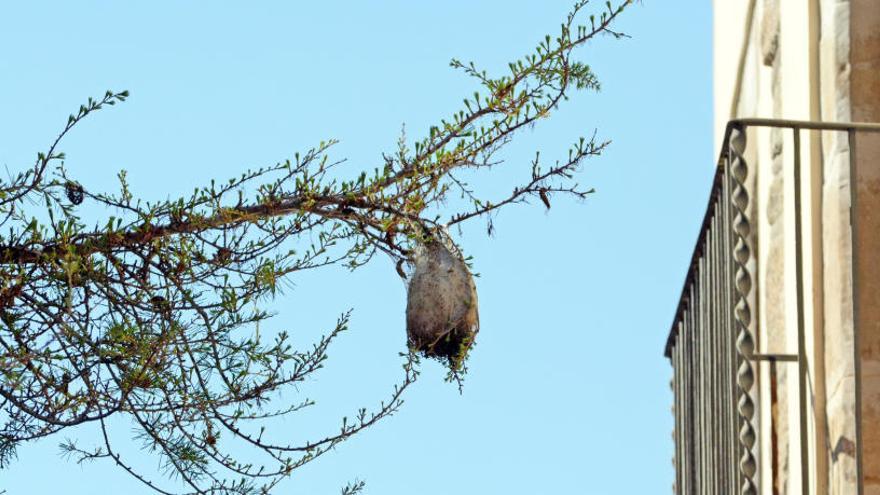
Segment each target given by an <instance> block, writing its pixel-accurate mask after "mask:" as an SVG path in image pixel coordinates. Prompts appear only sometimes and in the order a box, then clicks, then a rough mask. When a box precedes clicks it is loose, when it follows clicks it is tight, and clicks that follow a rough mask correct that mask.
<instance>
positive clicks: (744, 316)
mask: <svg viewBox="0 0 880 495" xmlns="http://www.w3.org/2000/svg"><path fill="white" fill-rule="evenodd" d="M713 42H714V112H715V119H714V124H715V149H716V153H717V155H718V156H719V160H718V163H717V167H718V172H717V176H716V181H715V185H714V186H713V194H712V197H711V199H710V204H709V207H708V210H707V214H706V221H705V222H704V224H703V229H702V232H701V235H700V238H699V239H698V242H697V245H696V248H695V252H694V257H693V262H692V264H691V267H690V269H689V272H688V275H687V280H686V282H685V287H684V290H683V292H682V299H681V303H680V305H679V308H678V311H677V313H676V317H675V320H674V322H673V326H672V329H671V332H670V338H669V342H668V344H667V348H666V354H667V356H668V357H669V358H670V360H671V361H672V364H673V369H674V378H673V381H672V387H673V391H674V395H675V404H674V414H675V419H676V421H675V427H676V431H675V433H674V440H675V443H676V455H675V469H676V486H675V488H674V489H675V492H676V493H681V494H692V493H725V494H727V493H761V494H789V493H791V494H802V493H811V494H812V493H815V494H868V495H880V261H877V260H875V259H874V258H875V256H878V255H880V124H870V123H880V0H714V41H713ZM729 122H730V124H729ZM849 123H860V124H853V125H850V124H849ZM861 123H867V124H866V125H862V124H861Z"/></svg>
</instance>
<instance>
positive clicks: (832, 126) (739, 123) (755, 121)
mask: <svg viewBox="0 0 880 495" xmlns="http://www.w3.org/2000/svg"><path fill="white" fill-rule="evenodd" d="M737 127H739V128H743V129H745V128H747V127H781V128H787V129H808V130H817V131H860V132H880V123H877V122H822V121H813V120H790V119H765V118H758V117H748V118H740V119H733V120H730V121H728V122H727V125H726V126H725V129H724V139H723V140H722V141H721V143H722V144H721V151H720V152H719V153H718V161H717V164H716V169H715V178H714V179H713V181H712V189H711V191H710V193H709V201H708V205H707V206H706V213H705V214H704V216H703V223H702V225H701V226H700V234H699V235H698V236H697V242H696V245H695V246H694V250H693V254H692V255H691V261H690V264H689V265H688V272H687V275H686V276H685V279H684V284H683V286H682V289H681V295H680V296H679V298H678V307H677V308H676V310H675V316H674V317H673V319H672V325H671V328H670V329H669V336H668V337H667V339H666V347H665V349H664V353H663V354H664V355H665V356H666V357H667V358H668V357H670V356H671V352H672V348H673V346H674V345H675V339H676V337H677V336H678V323H679V321H680V320H681V315H682V314H683V313H684V310H685V308H687V303H688V301H687V291H688V287H690V286H691V284H693V281H694V276H695V275H696V266H697V262H698V261H699V259H700V255H701V254H702V251H701V249H702V247H703V244H704V242H703V241H704V240H705V237H706V234H707V232H708V228H709V222H710V221H711V220H712V214H713V213H714V208H715V205H716V204H717V202H718V201H717V200H718V194H719V193H720V192H721V185H722V184H721V181H722V179H723V177H724V171H725V170H724V165H725V160H724V157H726V156H727V152H728V141H729V138H730V133H731V131H732V130H733V129H734V128H737Z"/></svg>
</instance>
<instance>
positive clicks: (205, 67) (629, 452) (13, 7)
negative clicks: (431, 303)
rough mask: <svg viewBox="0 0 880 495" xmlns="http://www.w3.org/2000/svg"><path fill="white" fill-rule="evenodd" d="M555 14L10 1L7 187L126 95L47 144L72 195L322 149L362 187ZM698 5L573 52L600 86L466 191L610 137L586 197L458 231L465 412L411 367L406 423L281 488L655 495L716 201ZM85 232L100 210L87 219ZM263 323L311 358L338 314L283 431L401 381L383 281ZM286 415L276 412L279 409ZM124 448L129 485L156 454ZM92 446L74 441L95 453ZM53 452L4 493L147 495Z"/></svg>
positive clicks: (665, 472) (286, 303)
mask: <svg viewBox="0 0 880 495" xmlns="http://www.w3.org/2000/svg"><path fill="white" fill-rule="evenodd" d="M571 3H572V2H571V1H567V0H553V1H550V0H545V1H541V2H526V1H515V0H504V1H496V0H493V1H484V2H465V1H446V2H433V3H428V2H406V1H402V0H401V1H376V2H357V3H355V2H340V1H323V2H309V3H304V2H297V3H295V2H259V3H257V2H248V3H245V2H238V3H234V2H213V3H211V4H210V5H209V4H208V3H199V4H197V3H196V2H187V3H183V2H149V3H147V2H141V3H134V2H127V3H124V4H122V3H111V2H96V1H83V2H55V3H48V2H15V3H6V4H4V5H3V6H2V7H0V109H2V110H0V166H3V167H6V168H8V169H9V170H10V171H17V170H21V169H23V168H24V167H26V166H28V165H29V164H30V163H32V161H33V157H34V156H35V153H36V152H37V151H39V150H42V149H44V148H45V146H46V145H47V144H48V143H49V142H50V140H51V139H52V138H54V136H55V134H56V133H57V131H58V130H59V129H60V128H61V126H62V125H63V124H64V122H65V119H66V117H67V115H68V114H69V113H70V112H71V111H73V110H75V109H76V108H77V107H78V106H79V105H80V103H82V102H83V101H84V100H85V99H86V98H87V97H88V96H98V95H101V94H103V92H104V90H106V89H114V90H122V89H128V90H129V91H130V92H131V98H130V100H129V101H128V102H126V103H125V104H124V105H121V106H117V107H113V108H111V109H109V110H107V111H102V112H100V113H99V114H98V115H96V116H95V117H94V118H90V119H89V120H88V121H86V122H85V123H84V124H83V125H82V127H81V128H79V129H77V130H76V132H75V133H73V134H72V135H71V136H70V137H69V138H68V140H67V141H66V143H65V144H64V146H63V151H65V152H66V154H67V156H68V160H67V166H68V168H69V170H70V171H71V174H72V176H74V177H76V178H77V179H78V180H80V182H82V183H83V184H84V185H85V187H87V188H89V189H90V190H109V189H112V188H114V187H115V185H116V179H115V176H116V172H117V171H118V170H119V169H121V168H124V169H126V170H127V171H128V174H129V180H130V182H131V184H132V188H133V191H134V192H135V193H136V194H140V195H141V196H143V197H145V198H150V199H161V198H166V197H169V196H170V197H173V196H174V195H177V194H185V193H187V192H189V191H191V190H192V189H193V188H194V187H196V186H199V185H203V184H205V183H206V182H207V181H209V180H210V179H211V178H217V179H225V178H227V177H231V176H234V175H238V174H239V173H241V171H243V170H244V169H245V168H249V167H258V166H261V165H268V164H272V163H275V162H276V161H279V160H283V159H284V158H287V157H290V156H292V155H293V153H294V152H295V151H303V150H306V149H308V148H310V147H312V146H314V145H315V144H316V143H317V142H319V141H321V140H324V139H329V138H338V139H340V140H341V143H340V145H339V146H337V147H336V148H335V150H334V151H333V153H332V154H333V156H334V157H337V158H347V159H348V160H349V164H348V165H347V166H348V167H351V168H352V170H354V169H358V168H361V167H362V168H364V169H372V168H373V167H374V166H376V165H377V164H378V163H379V160H380V156H381V153H382V152H383V151H385V152H388V151H393V149H394V147H395V143H396V141H397V138H398V136H399V133H400V130H401V125H402V124H406V129H407V133H408V134H409V135H410V136H412V137H420V136H421V135H422V133H423V132H424V131H425V130H427V128H428V126H429V125H432V124H434V123H436V122H437V121H438V120H439V119H440V118H443V117H446V116H447V115H449V114H451V113H452V112H453V111H455V110H458V108H459V106H460V105H461V101H462V98H464V97H466V96H469V95H470V94H472V93H473V91H474V90H476V89H478V88H477V87H476V86H475V85H474V82H473V81H472V80H469V79H468V78H467V77H465V76H464V75H463V74H461V73H458V72H456V71H453V70H452V69H451V68H449V67H448V63H449V60H450V59H451V58H452V57H458V58H461V59H464V60H474V61H476V62H477V63H478V64H480V65H482V66H483V67H485V68H486V69H488V70H490V71H493V70H494V71H498V72H501V71H504V70H506V64H507V62H508V61H511V60H514V59H515V58H518V57H520V56H522V55H525V54H527V53H529V52H530V50H531V49H532V47H533V46H534V45H535V43H536V42H537V41H539V40H540V39H541V38H542V37H543V35H544V34H555V33H556V31H557V30H558V27H559V24H560V23H561V22H562V20H563V19H564V16H565V14H566V12H567V11H568V9H569V7H570V4H571ZM710 14H711V12H710V2H708V1H705V0H704V1H699V2H698V1H694V0H686V1H681V2H659V1H656V0H655V1H651V0H648V1H645V2H643V4H640V5H639V4H637V5H636V6H635V7H633V8H632V9H631V10H629V11H628V12H627V13H626V14H625V16H624V18H623V19H622V21H621V23H620V24H619V27H620V28H622V29H623V30H624V31H626V32H627V33H629V34H631V35H632V39H628V40H619V41H614V40H611V39H602V40H600V41H598V42H595V43H593V44H591V45H589V46H586V47H584V48H582V49H581V50H580V51H579V52H578V56H579V58H580V60H583V61H585V62H587V63H589V64H591V65H592V66H593V68H594V70H595V71H596V72H597V74H598V76H599V78H600V80H601V82H602V91H601V92H600V93H597V94H596V93H579V94H576V95H574V97H573V98H572V99H571V100H570V101H568V102H567V103H566V104H565V105H564V106H563V107H562V108H561V110H560V111H559V112H558V113H556V114H555V115H554V116H553V117H552V118H551V119H550V120H548V121H546V122H543V123H541V124H540V125H539V126H538V127H536V128H535V129H534V130H530V131H526V132H524V133H522V134H520V135H519V139H518V141H517V142H516V143H514V144H513V145H511V146H510V147H509V148H508V149H507V151H506V152H505V153H504V157H505V158H506V160H507V162H506V163H505V164H504V165H503V166H502V167H500V168H498V169H497V170H496V171H495V172H494V175H491V176H489V177H488V178H486V179H484V180H483V181H482V182H481V183H480V184H481V187H483V188H484V190H485V191H490V192H493V191H494V192H497V193H498V194H501V193H502V192H504V191H507V190H508V189H509V185H512V184H514V183H515V182H516V181H517V180H518V178H522V177H526V176H527V174H528V173H529V169H528V160H529V159H530V158H531V157H533V156H534V152H535V150H537V149H540V150H542V154H543V155H544V156H547V157H548V158H549V157H564V156H565V153H566V150H567V146H568V145H569V143H571V142H572V141H573V140H575V139H576V138H577V137H578V136H581V135H590V134H591V133H592V132H593V130H594V129H598V135H599V136H600V137H603V138H608V139H611V140H612V141H613V143H612V146H611V148H610V149H609V151H608V152H607V153H606V154H605V155H604V156H602V157H601V158H598V159H594V160H591V161H589V162H587V163H586V166H585V167H584V169H583V171H582V172H581V174H580V177H578V179H579V181H580V182H581V183H583V184H587V185H589V186H594V187H595V188H596V189H597V193H596V194H595V195H593V196H592V197H591V198H590V199H588V200H587V201H585V202H582V203H579V202H575V201H568V200H562V199H559V200H557V201H554V204H553V208H552V209H551V210H550V211H549V212H545V211H544V209H543V208H542V207H540V206H539V205H532V206H531V207H528V206H519V207H513V208H510V209H508V210H506V211H504V212H502V213H501V214H500V215H499V216H498V218H497V219H496V222H495V227H496V234H495V236H494V237H491V238H487V237H486V235H485V228H484V225H482V224H474V225H471V226H469V227H467V228H465V229H464V230H463V232H462V233H461V235H458V234H456V239H457V240H458V241H459V243H460V245H461V247H462V249H463V250H464V251H466V252H467V253H468V254H469V255H472V256H473V257H474V264H475V268H476V271H477V272H479V273H480V278H479V279H478V280H477V287H478V291H479V296H480V312H481V314H480V319H481V332H480V335H479V340H478V346H477V347H476V348H475V350H474V353H473V355H472V357H471V361H470V364H469V366H470V373H469V375H468V377H467V381H466V385H465V389H464V392H463V394H461V395H459V393H458V390H457V389H456V388H455V387H454V386H452V385H450V384H447V383H444V382H443V379H442V378H443V370H442V369H441V368H440V367H439V366H438V365H436V364H434V363H425V365H424V366H423V368H424V369H423V371H424V373H423V376H422V378H421V380H420V382H419V383H417V385H416V386H415V387H414V389H413V390H411V391H410V392H409V394H408V396H407V397H406V400H407V403H406V405H405V406H404V408H403V410H402V411H401V412H400V413H399V414H398V415H396V416H394V417H392V418H391V419H389V420H387V421H385V422H384V423H382V424H380V425H378V426H377V427H375V428H373V429H371V430H368V431H367V432H366V433H364V434H362V435H361V436H359V437H357V438H355V439H353V440H351V441H350V442H349V443H346V444H343V445H342V446H341V447H340V448H339V449H338V450H337V451H336V452H334V453H331V454H329V455H328V456H326V457H324V458H322V459H320V460H318V461H316V462H315V463H313V464H310V465H308V466H306V467H304V468H303V469H301V470H299V471H297V472H295V474H294V476H293V477H292V478H291V479H289V480H287V481H285V482H284V483H282V484H281V485H280V487H279V489H278V491H277V493H284V494H287V493H309V494H312V493H315V494H319V493H338V491H339V488H340V487H341V486H342V485H344V484H345V483H346V482H348V481H350V480H353V479H356V478H357V479H363V480H365V481H366V482H367V490H366V493H368V494H383V495H389V494H412V493H419V494H425V495H428V494H452V493H460V494H470V493H510V494H545V493H546V494H551V493H552V494H557V493H578V494H580V493H584V494H635V493H639V494H641V493H665V492H666V491H667V490H669V489H670V486H671V483H672V477H673V471H672V467H671V456H672V442H671V437H670V432H671V429H672V416H671V414H670V402H671V395H670V392H669V377H670V368H669V366H668V363H667V361H666V360H665V359H664V358H663V357H662V350H663V344H664V342H665V339H666V334H667V330H668V326H669V323H670V319H671V317H672V315H673V311H674V309H675V305H676V303H677V300H678V295H679V290H680V288H681V283H682V280H683V277H684V274H685V271H686V268H687V262H688V260H689V257H690V252H691V249H692V247H693V242H694V239H695V236H696V234H697V231H698V229H699V223H700V220H701V218H702V213H703V208H704V205H705V200H706V197H707V194H708V191H709V185H710V181H711V173H712V164H713V157H712V156H711V154H712V127H711V126H712V121H711V117H712V116H711V16H710ZM94 214H96V215H100V214H101V212H94ZM294 283H295V287H293V288H292V289H291V290H288V291H286V292H285V293H284V294H283V295H282V296H281V297H279V299H278V300H277V301H276V307H277V309H278V311H279V315H278V317H277V318H276V319H275V320H274V321H273V323H274V324H276V325H277V326H278V327H279V328H281V327H283V328H290V329H293V331H294V332H295V333H296V334H297V335H301V336H302V339H303V340H302V342H304V343H308V342H309V341H310V340H311V339H314V338H315V337H316V336H317V335H318V333H319V331H321V330H322V329H326V328H328V327H329V326H330V325H331V324H332V323H333V322H334V321H335V319H336V317H337V315H338V314H339V313H340V312H342V311H345V310H346V309H348V308H353V310H354V313H353V320H352V331H351V332H350V333H347V334H346V335H345V336H344V338H343V339H342V340H341V341H340V342H339V343H338V344H337V347H336V349H335V351H333V352H332V353H331V359H330V362H329V363H328V365H327V368H326V369H325V370H324V371H322V373H321V375H319V377H318V378H319V379H318V380H316V381H314V382H313V383H306V384H305V385H303V387H302V389H301V390H299V391H298V392H299V393H301V394H308V395H310V396H312V397H315V398H317V399H318V400H319V404H318V408H317V409H316V410H315V411H314V412H309V413H306V414H304V415H303V417H302V418H299V417H291V418H290V419H289V420H288V421H287V422H286V423H285V425H284V427H283V428H282V429H280V430H277V433H276V434H278V435H284V434H288V432H289V434H290V435H291V436H293V437H297V438H300V437H301V436H302V435H304V434H305V433H308V432H311V431H316V432H318V433H320V432H322V431H325V430H332V429H334V428H336V425H337V422H336V420H337V418H338V417H340V416H342V415H345V414H348V415H351V412H352V411H354V410H356V409H357V408H358V407H361V406H369V405H372V404H374V403H376V402H378V401H379V400H381V399H383V398H384V394H386V393H387V392H388V390H389V389H390V387H391V385H392V384H393V383H394V382H395V380H396V379H397V378H398V377H399V364H400V360H399V358H398V357H397V353H398V352H399V351H401V350H402V349H403V346H404V308H405V288H404V286H403V284H402V283H401V281H400V279H399V278H398V277H397V275H396V274H395V272H394V268H393V266H392V265H391V263H389V262H388V261H387V260H384V259H377V260H376V262H374V263H373V264H371V265H369V266H367V267H366V268H364V269H362V270H360V271H357V272H355V273H353V274H352V273H348V272H346V271H345V270H342V269H339V270H333V269H331V270H324V271H321V272H315V273H310V274H307V275H305V276H303V277H301V278H298V279H295V280H294ZM296 398H297V397H293V396H291V398H290V400H294V399H296ZM114 427H115V428H116V430H118V431H119V433H120V438H119V441H120V445H126V444H127V445H128V446H127V447H123V449H124V451H125V452H128V453H130V454H131V455H133V456H135V458H136V459H137V460H138V462H141V463H142V464H143V465H145V466H148V467H149V466H154V465H155V462H154V461H153V460H152V459H149V458H146V457H145V456H144V455H143V454H140V453H139V452H138V450H137V445H136V444H131V443H127V442H126V439H125V436H126V433H127V431H128V430H127V429H126V428H127V426H126V424H125V423H124V421H121V420H120V421H118V422H117V423H116V424H115V425H114ZM94 434H95V432H94V430H91V429H89V428H83V429H80V430H77V431H71V432H70V433H69V434H68V435H67V436H71V437H76V438H79V439H82V440H84V441H89V440H90V439H91V438H93V436H94ZM60 440H62V438H50V439H47V440H45V441H43V442H39V443H35V444H32V445H28V446H25V447H23V448H22V449H21V451H20V453H19V460H18V462H17V463H16V464H14V465H13V466H11V467H10V468H8V469H6V470H4V471H0V489H6V490H7V492H8V494H9V495H32V494H50V493H66V494H75V495H79V494H96V493H100V494H103V493H126V494H140V493H149V492H148V491H146V490H145V489H144V488H142V487H141V485H139V484H137V482H135V481H133V480H131V479H129V478H127V477H126V476H125V475H124V474H122V473H121V472H119V471H118V470H117V469H115V468H114V467H113V466H111V465H109V464H106V463H105V464H92V465H84V466H78V465H76V464H73V463H71V462H68V461H64V460H62V459H61V458H60V456H59V455H58V448H57V444H58V442H59V441H60Z"/></svg>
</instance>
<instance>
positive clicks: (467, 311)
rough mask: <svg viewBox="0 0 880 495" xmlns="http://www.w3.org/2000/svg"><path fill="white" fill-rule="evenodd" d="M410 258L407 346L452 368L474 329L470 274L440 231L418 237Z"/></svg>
mask: <svg viewBox="0 0 880 495" xmlns="http://www.w3.org/2000/svg"><path fill="white" fill-rule="evenodd" d="M411 263H412V269H413V271H412V275H411V277H410V280H409V285H408V287H407V304H406V333H407V337H408V341H409V346H410V348H411V349H413V350H415V351H418V352H421V353H422V354H423V355H424V356H426V357H433V358H437V359H441V360H446V361H447V362H448V364H449V366H450V371H452V372H453V373H455V372H457V371H459V370H460V369H461V367H462V365H463V363H464V359H465V357H466V356H467V352H468V350H469V349H470V347H471V345H473V343H474V338H475V336H476V334H477V332H478V331H479V329H480V318H479V314H478V308H477V288H476V285H475V284H474V278H473V275H471V273H470V271H469V270H468V267H467V265H466V264H465V262H464V260H463V259H462V257H461V254H460V253H459V252H458V249H456V248H455V246H454V244H452V242H451V241H450V240H448V238H447V237H446V236H445V235H443V234H440V235H439V236H436V235H435V236H431V237H430V238H429V239H428V240H426V241H425V242H424V243H420V244H419V245H418V246H417V247H416V249H415V250H414V252H413V257H412V260H411Z"/></svg>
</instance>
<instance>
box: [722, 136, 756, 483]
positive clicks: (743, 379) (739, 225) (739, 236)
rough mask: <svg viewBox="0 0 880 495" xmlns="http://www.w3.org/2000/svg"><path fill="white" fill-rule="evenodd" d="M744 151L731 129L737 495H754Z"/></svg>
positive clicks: (743, 139) (748, 227) (748, 230)
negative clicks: (738, 454) (738, 448)
mask: <svg viewBox="0 0 880 495" xmlns="http://www.w3.org/2000/svg"><path fill="white" fill-rule="evenodd" d="M745 147H746V135H745V130H744V129H742V128H741V127H735V128H733V129H731V132H730V140H729V141H728V152H729V153H730V161H729V162H728V163H729V165H730V172H731V176H732V177H733V196H732V199H733V208H734V220H733V231H734V250H733V259H734V273H735V278H734V280H735V284H736V285H735V289H736V306H735V310H734V311H735V317H736V331H737V339H736V349H737V353H738V354H739V356H738V357H739V361H740V365H739V369H738V370H737V375H736V383H737V385H738V386H739V390H740V397H739V403H738V409H739V415H740V418H741V421H742V427H741V428H740V431H739V440H740V445H741V446H742V456H741V457H740V460H739V466H740V471H741V473H742V477H743V480H742V487H741V488H740V493H741V494H742V495H755V494H756V493H757V490H756V488H755V471H756V469H757V465H756V463H755V456H754V454H753V452H752V449H753V448H754V446H755V429H754V426H753V425H752V420H753V418H754V416H755V403H754V402H753V401H752V397H751V390H752V385H754V383H755V374H754V370H753V369H752V358H753V356H754V352H755V341H754V340H753V338H752V334H751V332H750V331H749V325H750V323H751V320H752V315H751V310H750V308H749V302H748V298H749V293H750V292H751V290H752V277H751V275H750V274H749V270H748V267H747V264H748V262H749V260H750V258H751V254H752V253H751V251H750V249H749V244H748V237H749V234H750V233H751V225H750V224H749V218H748V213H747V209H748V206H749V194H748V192H747V191H746V186H745V180H746V177H747V176H748V172H749V171H748V166H747V165H746V161H745V158H744V157H743V152H744V151H745Z"/></svg>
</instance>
